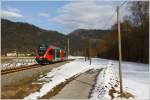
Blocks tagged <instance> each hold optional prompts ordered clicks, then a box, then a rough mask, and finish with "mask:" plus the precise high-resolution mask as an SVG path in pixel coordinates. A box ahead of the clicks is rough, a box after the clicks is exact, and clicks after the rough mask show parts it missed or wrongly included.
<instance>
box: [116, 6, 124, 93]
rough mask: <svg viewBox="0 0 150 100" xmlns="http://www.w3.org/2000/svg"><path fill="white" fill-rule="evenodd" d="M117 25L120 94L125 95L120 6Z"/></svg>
mask: <svg viewBox="0 0 150 100" xmlns="http://www.w3.org/2000/svg"><path fill="white" fill-rule="evenodd" d="M117 23H118V50H119V79H120V93H121V95H122V93H123V85H122V67H121V61H122V53H121V33H120V15H119V6H118V7H117Z"/></svg>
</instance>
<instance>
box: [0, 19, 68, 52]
mask: <svg viewBox="0 0 150 100" xmlns="http://www.w3.org/2000/svg"><path fill="white" fill-rule="evenodd" d="M1 28H2V31H1V44H2V45H1V46H2V54H4V53H6V52H9V51H12V50H18V51H20V52H27V51H29V52H32V51H34V50H35V48H36V47H37V46H38V45H39V44H41V43H49V44H52V45H55V46H59V47H63V46H64V45H65V39H66V36H65V35H63V34H61V33H59V32H57V31H51V30H44V29H41V28H39V27H36V26H34V25H31V24H28V23H22V22H12V21H9V20H6V19H2V20H1Z"/></svg>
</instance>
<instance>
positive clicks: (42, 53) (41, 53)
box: [38, 47, 47, 56]
mask: <svg viewBox="0 0 150 100" xmlns="http://www.w3.org/2000/svg"><path fill="white" fill-rule="evenodd" d="M46 50H47V47H39V49H38V53H39V56H44V54H45V52H46Z"/></svg>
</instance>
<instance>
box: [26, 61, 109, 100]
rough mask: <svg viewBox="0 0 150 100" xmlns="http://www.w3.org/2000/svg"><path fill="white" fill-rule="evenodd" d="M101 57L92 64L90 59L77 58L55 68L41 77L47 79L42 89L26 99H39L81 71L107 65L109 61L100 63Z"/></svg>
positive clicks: (43, 79)
mask: <svg viewBox="0 0 150 100" xmlns="http://www.w3.org/2000/svg"><path fill="white" fill-rule="evenodd" d="M100 62H101V60H100V59H95V60H94V61H93V64H92V65H89V61H86V62H85V61H84V59H81V58H80V59H77V60H75V61H72V62H71V63H67V64H65V65H62V66H60V67H58V68H54V69H53V70H52V71H51V72H49V73H47V75H46V76H45V77H43V78H40V79H39V81H46V82H44V83H43V86H42V87H41V89H40V91H37V92H34V93H32V94H30V95H29V96H27V97H25V98H24V99H28V100H30V99H37V98H39V97H42V96H44V95H46V94H47V93H48V92H49V91H51V90H52V89H53V88H54V87H55V86H56V85H59V84H60V83H62V82H65V81H66V79H69V78H71V77H74V76H77V75H79V74H81V73H84V72H86V71H87V70H90V69H101V68H102V67H105V66H106V64H107V63H108V62H103V63H100Z"/></svg>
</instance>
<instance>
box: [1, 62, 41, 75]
mask: <svg viewBox="0 0 150 100" xmlns="http://www.w3.org/2000/svg"><path fill="white" fill-rule="evenodd" d="M41 66H42V65H38V64H34V65H29V66H23V67H18V68H13V69H6V70H1V75H5V74H9V73H14V72H19V71H23V70H27V69H32V68H38V67H41Z"/></svg>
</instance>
